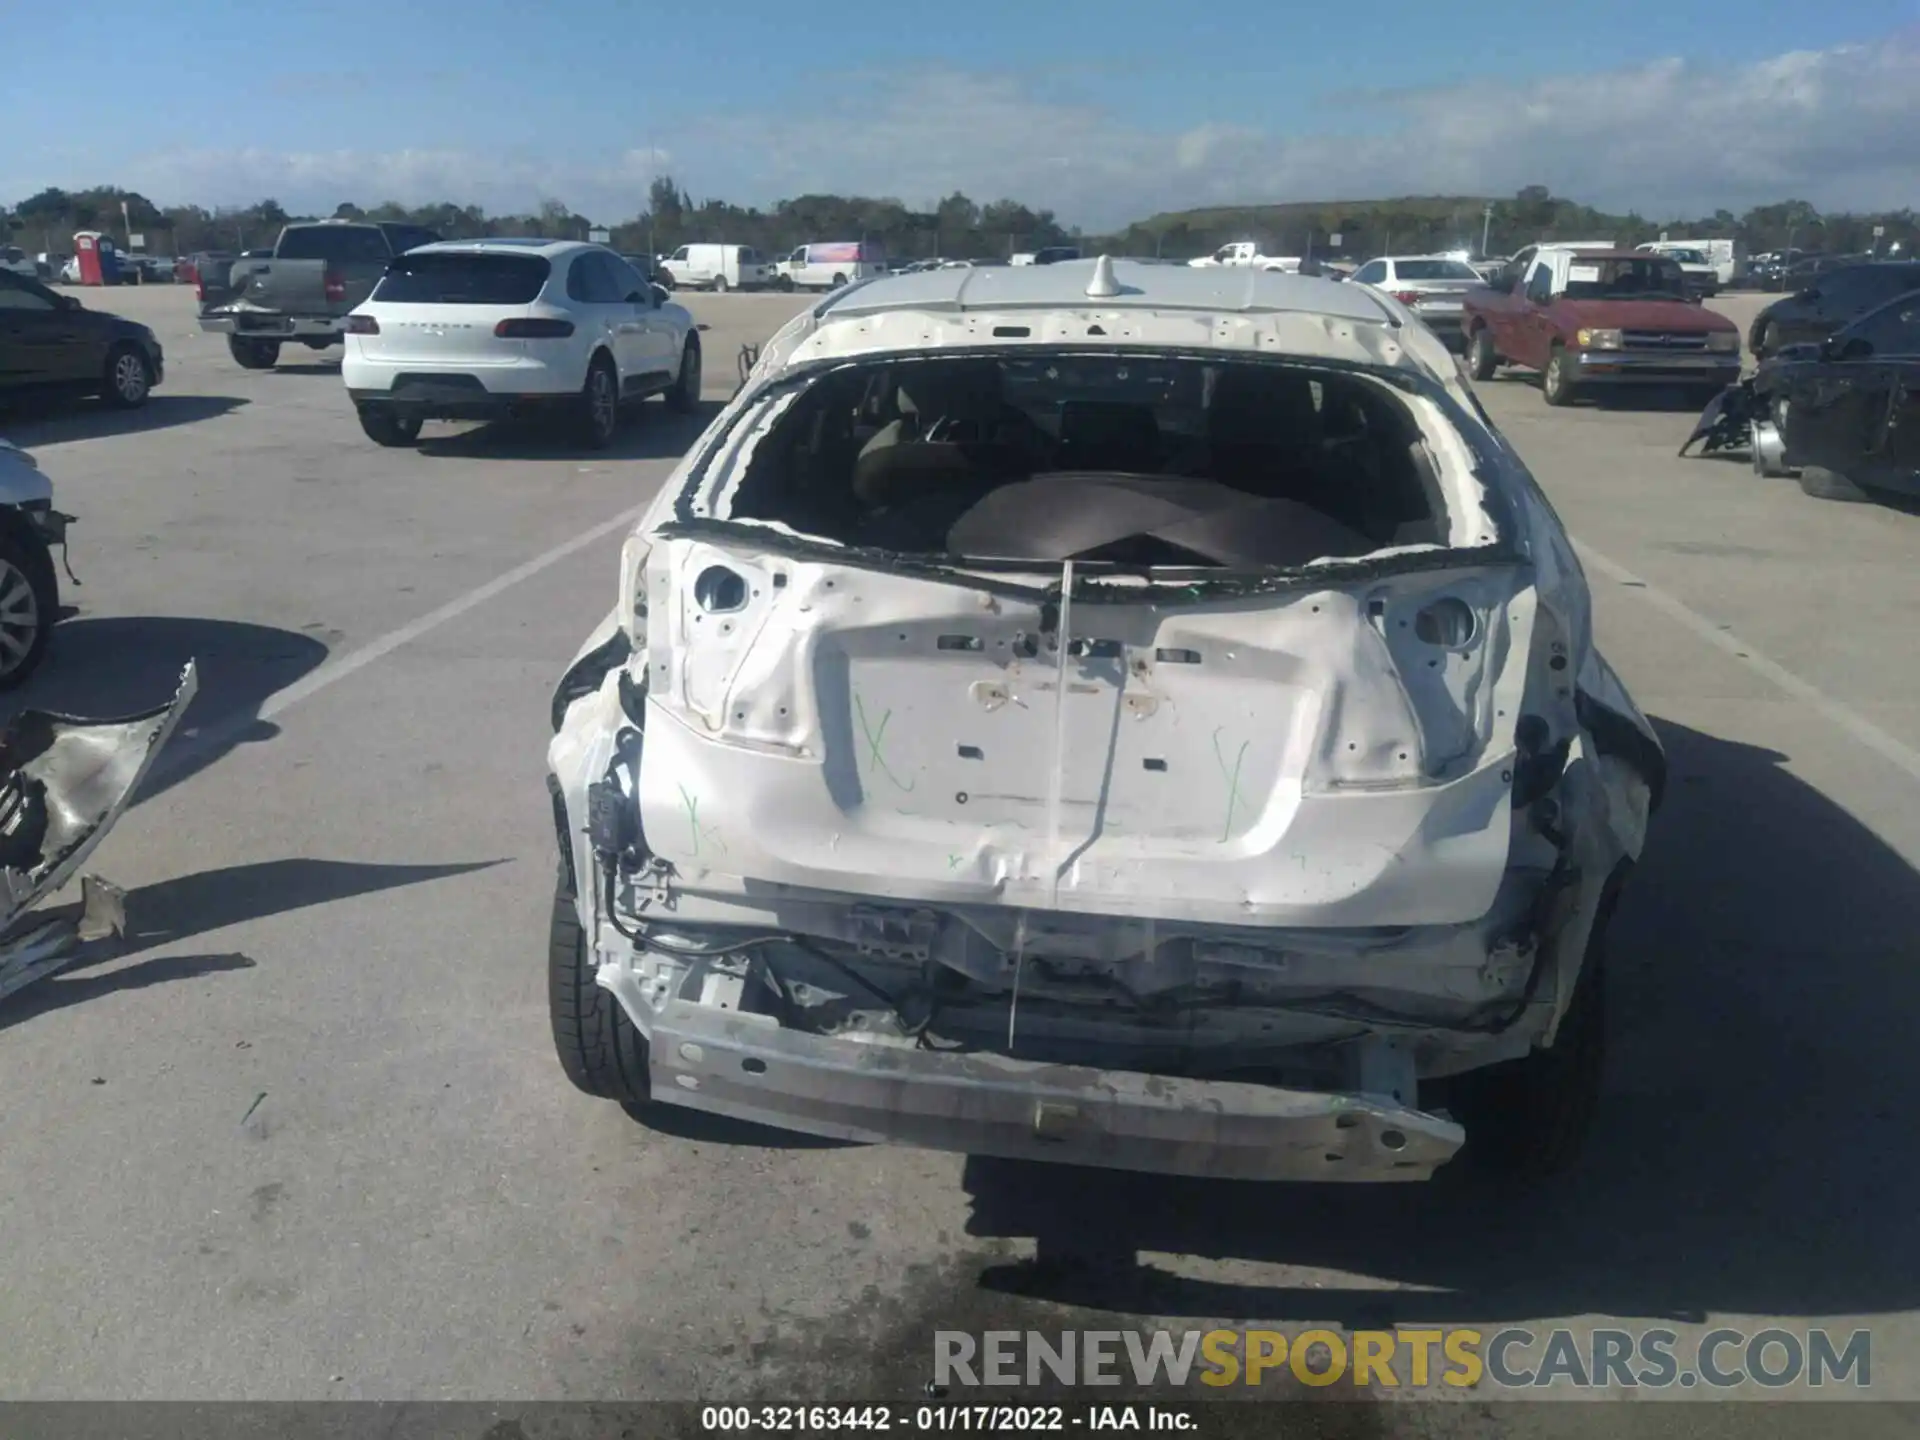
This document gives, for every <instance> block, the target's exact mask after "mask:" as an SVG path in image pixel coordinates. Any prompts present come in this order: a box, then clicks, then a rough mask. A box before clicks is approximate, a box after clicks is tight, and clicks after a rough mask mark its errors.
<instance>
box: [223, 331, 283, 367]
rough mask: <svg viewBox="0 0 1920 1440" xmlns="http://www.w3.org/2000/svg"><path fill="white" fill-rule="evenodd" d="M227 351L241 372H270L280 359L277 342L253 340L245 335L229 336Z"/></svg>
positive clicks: (278, 343)
mask: <svg viewBox="0 0 1920 1440" xmlns="http://www.w3.org/2000/svg"><path fill="white" fill-rule="evenodd" d="M227 351H228V353H229V354H231V355H232V356H233V358H234V359H235V360H237V361H239V362H240V368H241V369H243V370H271V369H272V368H273V367H274V364H275V363H276V362H277V361H278V360H279V359H280V342H279V341H278V340H255V339H253V338H252V337H250V336H246V335H229V336H228V337H227Z"/></svg>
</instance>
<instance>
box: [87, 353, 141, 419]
mask: <svg viewBox="0 0 1920 1440" xmlns="http://www.w3.org/2000/svg"><path fill="white" fill-rule="evenodd" d="M152 391H153V367H152V366H151V365H150V364H148V363H147V357H146V356H145V355H144V354H142V353H141V351H140V347H139V346H138V345H116V346H114V347H113V349H112V350H111V351H109V352H108V354H107V374H106V383H105V385H103V386H102V387H101V390H100V398H101V399H103V400H105V401H106V402H107V404H109V405H111V406H113V408H114V409H116V410H138V409H139V408H140V407H141V406H142V405H144V404H146V403H147V396H148V395H149V394H151V393H152Z"/></svg>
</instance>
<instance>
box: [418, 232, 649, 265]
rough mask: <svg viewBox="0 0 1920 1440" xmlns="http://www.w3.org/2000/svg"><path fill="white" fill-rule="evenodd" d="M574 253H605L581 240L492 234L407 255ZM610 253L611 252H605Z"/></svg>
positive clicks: (438, 244) (435, 244) (425, 247)
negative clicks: (588, 251)
mask: <svg viewBox="0 0 1920 1440" xmlns="http://www.w3.org/2000/svg"><path fill="white" fill-rule="evenodd" d="M575 250H607V247H606V246H605V245H591V244H588V243H587V242H586V241H584V240H545V239H542V238H541V237H539V236H537V235H493V236H489V237H487V238H485V239H482V240H435V241H433V242H432V243H431V244H427V245H416V246H414V248H413V249H411V250H409V251H408V252H407V253H408V254H409V255H425V254H429V253H432V254H439V255H484V254H487V253H489V252H492V253H494V254H497V255H527V254H534V255H545V256H547V257H548V258H549V259H551V258H552V257H554V256H556V255H566V254H570V253H572V252H573V251H575ZM607 253H608V254H612V253H613V252H612V251H611V250H607Z"/></svg>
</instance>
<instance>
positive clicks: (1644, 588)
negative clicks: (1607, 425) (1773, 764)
mask: <svg viewBox="0 0 1920 1440" xmlns="http://www.w3.org/2000/svg"><path fill="white" fill-rule="evenodd" d="M1573 548H1574V549H1575V550H1576V551H1578V552H1579V554H1580V562H1581V564H1583V565H1585V566H1586V567H1587V568H1588V569H1590V570H1598V571H1599V572H1600V573H1601V574H1602V575H1604V576H1606V577H1607V578H1608V579H1609V580H1612V581H1613V582H1614V583H1615V584H1618V585H1631V586H1632V587H1633V588H1634V589H1636V590H1638V591H1639V592H1640V594H1641V596H1642V597H1643V598H1644V599H1645V600H1646V602H1647V603H1648V604H1649V605H1651V606H1653V608H1654V609H1656V610H1658V611H1660V612H1661V613H1662V614H1664V615H1665V616H1666V617H1667V618H1668V619H1669V620H1673V621H1675V622H1677V623H1678V624H1679V625H1681V626H1682V627H1684V628H1685V629H1687V630H1688V631H1691V632H1692V633H1693V634H1695V635H1697V636H1699V637H1700V638H1701V639H1702V640H1704V641H1706V642H1707V643H1708V644H1709V645H1711V646H1713V647H1714V649H1716V650H1719V651H1721V652H1723V653H1724V654H1726V655H1728V656H1730V657H1731V658H1733V659H1734V660H1737V661H1738V662H1739V663H1740V664H1742V665H1744V666H1746V667H1747V668H1748V669H1749V670H1751V671H1753V672H1754V673H1755V674H1756V675H1760V676H1763V677H1765V678H1766V679H1767V680H1770V681H1771V682H1772V683H1773V684H1774V685H1775V686H1777V687H1778V688H1779V689H1781V690H1784V691H1785V692H1786V693H1787V694H1788V695H1791V696H1792V697H1793V698H1794V699H1795V700H1798V701H1799V702H1800V703H1801V704H1802V705H1805V706H1806V707H1807V708H1808V709H1809V710H1811V711H1813V712H1814V713H1815V714H1817V715H1819V716H1820V717H1821V718H1822V719H1823V720H1825V721H1826V722H1827V723H1828V724H1830V725H1832V726H1834V727H1835V728H1837V729H1840V730H1844V731H1845V732H1846V733H1847V734H1849V735H1851V736H1852V737H1853V738H1854V739H1855V740H1858V741H1859V742H1860V743H1861V744H1862V745H1865V746H1866V747H1867V748H1868V749H1869V750H1871V751H1873V753H1874V754H1876V755H1878V756H1879V757H1880V758H1881V759H1882V760H1885V761H1887V762H1888V763H1889V764H1891V765H1894V766H1896V767H1897V768H1899V769H1900V770H1903V771H1905V772H1906V775H1907V778H1908V779H1910V780H1920V752H1916V751H1914V750H1911V749H1909V748H1908V747H1907V746H1905V745H1902V744H1901V743H1900V742H1899V741H1898V740H1896V739H1894V738H1893V736H1891V735H1889V734H1888V733H1887V732H1886V731H1884V730H1882V729H1881V728H1880V727H1879V726H1878V725H1876V724H1874V723H1873V722H1872V721H1871V720H1869V719H1867V717H1866V716H1864V715H1862V714H1860V713H1859V712H1858V711H1857V710H1854V709H1852V708H1851V707H1849V706H1846V705H1842V704H1841V703H1840V702H1839V701H1838V700H1834V699H1831V698H1830V697H1828V696H1826V695H1823V694H1821V693H1820V690H1819V689H1818V687H1816V686H1814V685H1810V684H1808V683H1807V682H1806V681H1805V680H1802V679H1801V678H1800V677H1799V676H1798V675H1796V674H1794V673H1793V672H1792V671H1791V670H1789V669H1787V668H1786V667H1785V666H1784V665H1781V664H1780V663H1778V662H1777V661H1774V660H1770V659H1768V658H1767V657H1766V656H1765V655H1762V654H1761V653H1760V652H1759V651H1758V650H1756V649H1754V648H1753V646H1751V645H1749V644H1748V643H1747V642H1746V641H1744V640H1742V639H1741V638H1740V637H1739V636H1737V635H1735V634H1734V633H1733V632H1732V631H1731V630H1723V629H1722V628H1721V627H1720V626H1718V625H1716V624H1714V623H1713V622H1712V621H1711V620H1709V619H1707V618H1706V616H1704V615H1701V614H1699V613H1698V612H1697V611H1694V610H1690V609H1688V608H1687V606H1686V605H1685V604H1684V603H1682V602H1681V601H1680V600H1678V599H1676V598H1675V597H1674V596H1672V595H1669V594H1668V593H1667V592H1666V591H1664V590H1662V589H1661V588H1660V587H1659V586H1657V585H1654V584H1652V583H1650V582H1649V581H1646V580H1642V579H1641V578H1640V577H1639V576H1638V575H1636V574H1634V573H1633V572H1632V571H1631V570H1629V569H1627V568H1626V566H1624V565H1621V564H1618V563H1616V562H1615V561H1613V560H1609V559H1608V558H1607V557H1606V556H1605V555H1602V554H1601V553H1600V552H1599V551H1598V550H1595V549H1594V548H1593V547H1592V546H1591V545H1588V544H1586V543H1585V542H1584V541H1581V540H1578V539H1576V540H1574V542H1573Z"/></svg>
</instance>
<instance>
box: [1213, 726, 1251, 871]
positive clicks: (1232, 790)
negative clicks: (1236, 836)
mask: <svg viewBox="0 0 1920 1440" xmlns="http://www.w3.org/2000/svg"><path fill="white" fill-rule="evenodd" d="M1225 728H1226V727H1225V726H1221V727H1220V729H1221V730H1223V729H1225ZM1252 743H1253V742H1252V741H1249V740H1242V741H1241V742H1240V749H1239V752H1238V753H1237V754H1235V756H1234V757H1233V767H1232V768H1231V769H1229V768H1228V767H1227V757H1226V756H1225V755H1223V754H1221V753H1220V730H1215V731H1214V732H1213V759H1214V763H1215V764H1217V765H1218V766H1219V767H1220V774H1221V777H1222V778H1223V779H1224V780H1225V781H1226V782H1227V818H1226V820H1225V822H1224V823H1223V824H1222V825H1221V826H1220V843H1221V844H1222V845H1224V844H1226V843H1227V841H1228V840H1229V839H1231V838H1232V836H1233V812H1234V811H1235V810H1236V809H1238V808H1239V805H1240V802H1241V801H1242V800H1244V799H1245V798H1246V797H1245V796H1243V795H1242V794H1241V793H1240V766H1241V765H1242V764H1243V763H1244V762H1245V761H1246V758H1247V746H1248V745H1250V744H1252Z"/></svg>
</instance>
